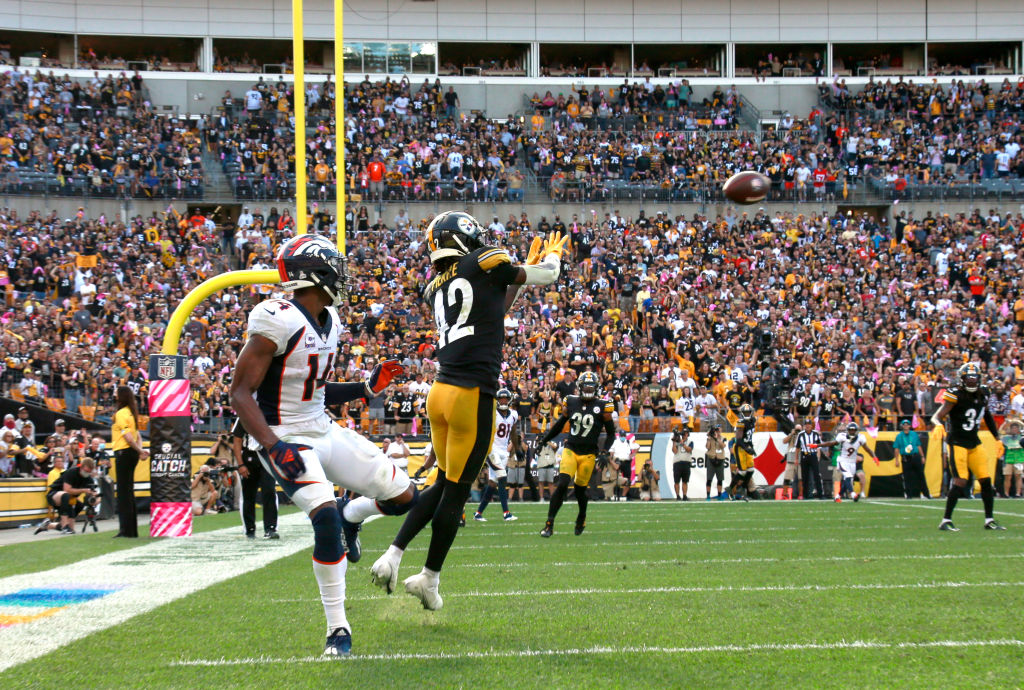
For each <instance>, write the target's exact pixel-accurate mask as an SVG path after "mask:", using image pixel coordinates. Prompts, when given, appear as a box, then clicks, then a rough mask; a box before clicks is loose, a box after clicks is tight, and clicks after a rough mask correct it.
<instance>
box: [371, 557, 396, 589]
mask: <svg viewBox="0 0 1024 690" xmlns="http://www.w3.org/2000/svg"><path fill="white" fill-rule="evenodd" d="M398 565H399V564H398V563H395V562H394V561H393V560H392V559H390V558H388V555H387V554H386V553H385V554H384V555H383V556H381V557H380V558H378V559H377V562H376V563H374V564H373V566H372V567H371V568H370V581H371V582H373V584H375V585H377V586H378V587H380V588H381V589H383V590H384V591H385V592H387V593H388V594H393V593H394V591H395V590H396V589H398Z"/></svg>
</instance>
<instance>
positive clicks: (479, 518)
mask: <svg viewBox="0 0 1024 690" xmlns="http://www.w3.org/2000/svg"><path fill="white" fill-rule="evenodd" d="M473 519H474V520H476V521H477V522H487V518H485V517H484V516H483V515H481V514H480V513H473Z"/></svg>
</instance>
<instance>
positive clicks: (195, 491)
mask: <svg viewBox="0 0 1024 690" xmlns="http://www.w3.org/2000/svg"><path fill="white" fill-rule="evenodd" d="M211 470H213V468H212V467H211V466H210V465H203V466H202V467H200V468H199V471H198V472H196V476H194V477H192V487H191V489H192V514H193V515H205V514H206V513H216V512H217V499H218V498H220V494H219V493H218V492H217V485H216V483H215V480H216V478H217V477H216V476H215V475H214V474H212V473H211Z"/></svg>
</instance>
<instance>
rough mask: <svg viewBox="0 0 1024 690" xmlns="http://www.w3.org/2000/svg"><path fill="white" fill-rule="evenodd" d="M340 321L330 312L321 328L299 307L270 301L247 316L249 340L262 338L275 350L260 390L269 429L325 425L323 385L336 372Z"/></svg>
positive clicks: (336, 315)
mask: <svg viewBox="0 0 1024 690" xmlns="http://www.w3.org/2000/svg"><path fill="white" fill-rule="evenodd" d="M340 332H341V320H340V319H339V318H338V312H337V311H336V310H335V309H334V307H327V309H326V319H325V321H324V324H323V325H322V326H321V325H320V324H318V323H316V321H315V320H314V319H313V317H312V316H311V315H310V314H309V312H307V311H306V310H305V308H304V307H303V306H302V305H300V304H299V303H298V302H294V301H286V300H267V301H266V302H261V303H260V304H258V305H257V306H255V307H254V308H253V310H252V311H251V312H249V328H248V334H249V337H252V336H254V335H261V336H263V337H264V338H267V339H268V340H270V341H271V342H273V343H274V345H276V346H277V349H276V350H275V351H274V357H273V359H272V360H271V362H270V366H269V367H268V368H267V373H266V375H265V376H264V377H263V382H262V383H261V384H260V386H259V388H257V389H256V402H257V403H258V404H259V406H260V411H261V412H263V417H264V418H265V419H266V420H267V424H269V425H270V426H283V425H289V426H290V425H296V424H298V425H302V424H307V423H309V422H314V421H319V422H323V420H324V419H327V413H326V411H325V409H324V384H326V383H327V378H328V376H330V374H331V372H332V371H333V370H334V358H335V357H336V356H337V352H338V337H339V335H340Z"/></svg>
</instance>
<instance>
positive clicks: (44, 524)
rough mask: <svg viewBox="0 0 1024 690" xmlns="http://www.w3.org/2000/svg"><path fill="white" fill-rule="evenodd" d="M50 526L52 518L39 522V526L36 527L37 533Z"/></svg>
mask: <svg viewBox="0 0 1024 690" xmlns="http://www.w3.org/2000/svg"><path fill="white" fill-rule="evenodd" d="M49 526H50V518H46V519H45V520H43V521H42V522H40V523H39V527H36V532H35V533H36V534H42V533H43V532H45V531H46V529H47V528H48V527H49Z"/></svg>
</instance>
